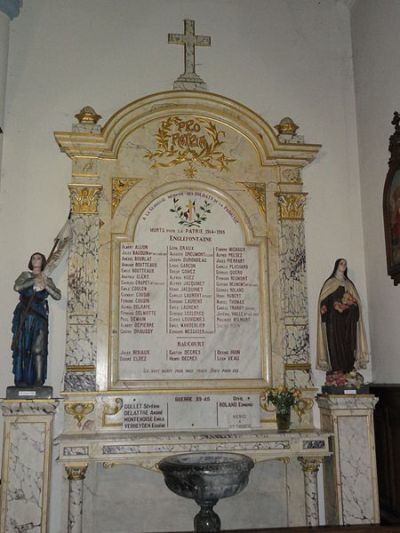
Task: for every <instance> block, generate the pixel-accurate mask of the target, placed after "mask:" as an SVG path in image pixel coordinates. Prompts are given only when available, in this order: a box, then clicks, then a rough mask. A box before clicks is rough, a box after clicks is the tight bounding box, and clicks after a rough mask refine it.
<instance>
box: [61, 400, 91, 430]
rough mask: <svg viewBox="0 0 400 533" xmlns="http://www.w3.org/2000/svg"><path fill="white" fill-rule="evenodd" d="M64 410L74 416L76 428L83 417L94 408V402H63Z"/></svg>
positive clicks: (80, 425) (79, 425)
mask: <svg viewBox="0 0 400 533" xmlns="http://www.w3.org/2000/svg"><path fill="white" fill-rule="evenodd" d="M64 409H65V412H66V413H67V414H68V415H71V416H73V417H74V418H75V420H76V422H77V424H78V428H81V427H82V420H83V419H84V418H85V416H87V415H89V414H90V413H92V412H93V410H94V403H93V402H87V403H81V402H76V403H66V404H65V407H64Z"/></svg>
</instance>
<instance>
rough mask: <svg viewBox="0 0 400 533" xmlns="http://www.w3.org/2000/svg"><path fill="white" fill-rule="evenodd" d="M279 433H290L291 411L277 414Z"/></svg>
mask: <svg viewBox="0 0 400 533" xmlns="http://www.w3.org/2000/svg"><path fill="white" fill-rule="evenodd" d="M276 423H277V425H278V431H288V430H289V428H290V411H284V412H280V411H277V412H276Z"/></svg>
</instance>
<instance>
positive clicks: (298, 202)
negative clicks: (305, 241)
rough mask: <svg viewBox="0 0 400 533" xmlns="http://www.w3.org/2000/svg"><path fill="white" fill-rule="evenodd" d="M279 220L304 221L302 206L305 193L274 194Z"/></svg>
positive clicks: (304, 200)
mask: <svg viewBox="0 0 400 533" xmlns="http://www.w3.org/2000/svg"><path fill="white" fill-rule="evenodd" d="M275 196H276V197H277V198H278V205H279V218H280V220H304V204H305V203H306V196H307V193H305V192H299V193H288V192H276V193H275Z"/></svg>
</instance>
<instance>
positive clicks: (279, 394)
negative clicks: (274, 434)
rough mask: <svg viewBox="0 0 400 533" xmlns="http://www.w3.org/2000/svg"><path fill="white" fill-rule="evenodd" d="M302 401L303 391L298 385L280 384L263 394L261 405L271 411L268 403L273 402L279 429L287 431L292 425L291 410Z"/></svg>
mask: <svg viewBox="0 0 400 533" xmlns="http://www.w3.org/2000/svg"><path fill="white" fill-rule="evenodd" d="M299 402H301V391H300V390H299V389H297V388H296V387H290V388H289V387H287V386H286V385H279V386H278V387H271V388H268V389H266V391H265V392H264V393H263V394H262V395H261V407H262V408H263V409H264V410H265V411H270V409H268V405H269V404H272V405H273V406H275V410H276V423H277V426H278V430H279V431H287V430H288V429H289V427H290V410H291V408H292V407H294V408H296V406H297V405H298V404H299Z"/></svg>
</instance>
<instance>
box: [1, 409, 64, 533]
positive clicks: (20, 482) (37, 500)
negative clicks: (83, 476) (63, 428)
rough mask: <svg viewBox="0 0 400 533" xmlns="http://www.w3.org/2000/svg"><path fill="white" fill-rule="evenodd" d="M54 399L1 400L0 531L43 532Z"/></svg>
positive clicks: (45, 525) (45, 526) (47, 493)
mask: <svg viewBox="0 0 400 533" xmlns="http://www.w3.org/2000/svg"><path fill="white" fill-rule="evenodd" d="M57 405H58V401H56V400H21V401H14V400H4V401H3V402H2V403H1V409H2V413H3V417H4V446H3V467H2V484H1V512H0V516H1V519H0V532H1V533H11V532H12V531H30V532H32V533H46V532H47V531H48V528H47V514H48V496H49V482H50V468H51V445H52V422H53V416H54V413H55V411H56V408H57Z"/></svg>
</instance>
